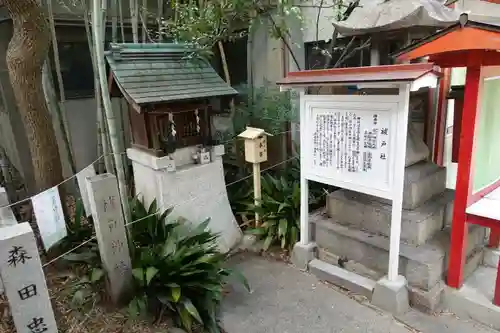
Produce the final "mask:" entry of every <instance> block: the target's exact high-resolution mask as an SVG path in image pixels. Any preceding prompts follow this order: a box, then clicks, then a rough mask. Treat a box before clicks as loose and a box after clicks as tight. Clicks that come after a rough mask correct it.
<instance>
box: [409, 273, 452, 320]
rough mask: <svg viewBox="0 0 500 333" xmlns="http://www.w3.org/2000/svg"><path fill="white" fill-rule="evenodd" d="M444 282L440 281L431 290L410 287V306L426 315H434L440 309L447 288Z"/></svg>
mask: <svg viewBox="0 0 500 333" xmlns="http://www.w3.org/2000/svg"><path fill="white" fill-rule="evenodd" d="M445 286H446V285H445V283H444V281H439V282H438V283H437V284H436V285H435V286H434V287H433V288H432V289H431V290H428V291H425V290H422V289H420V288H416V287H412V286H408V292H409V296H410V305H411V306H412V307H413V308H415V309H417V310H419V311H422V312H425V313H429V314H431V313H434V312H436V310H437V309H438V308H439V305H440V304H441V301H442V298H443V292H444V288H445Z"/></svg>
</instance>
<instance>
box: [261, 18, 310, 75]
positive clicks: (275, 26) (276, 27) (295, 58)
mask: <svg viewBox="0 0 500 333" xmlns="http://www.w3.org/2000/svg"><path fill="white" fill-rule="evenodd" d="M266 14H267V17H269V19H270V20H271V23H272V24H273V26H274V29H276V32H277V33H278V35H279V37H280V39H281V40H282V41H283V44H285V46H286V48H287V49H288V52H290V55H291V56H292V59H293V62H294V63H295V66H297V70H299V71H300V70H302V69H301V67H300V64H299V61H298V60H297V57H296V56H295V53H293V50H292V48H291V47H290V44H289V43H288V41H287V40H286V38H285V37H284V36H283V34H282V33H281V29H280V28H279V27H278V25H277V24H276V21H275V20H274V18H273V15H272V14H270V13H266Z"/></svg>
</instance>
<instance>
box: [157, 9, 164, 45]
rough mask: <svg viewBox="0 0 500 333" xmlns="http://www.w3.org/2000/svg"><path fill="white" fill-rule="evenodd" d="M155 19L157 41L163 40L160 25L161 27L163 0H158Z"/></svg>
mask: <svg viewBox="0 0 500 333" xmlns="http://www.w3.org/2000/svg"><path fill="white" fill-rule="evenodd" d="M156 20H157V21H158V42H160V43H161V42H162V41H163V34H162V27H163V23H162V20H163V0H158V13H157V15H156Z"/></svg>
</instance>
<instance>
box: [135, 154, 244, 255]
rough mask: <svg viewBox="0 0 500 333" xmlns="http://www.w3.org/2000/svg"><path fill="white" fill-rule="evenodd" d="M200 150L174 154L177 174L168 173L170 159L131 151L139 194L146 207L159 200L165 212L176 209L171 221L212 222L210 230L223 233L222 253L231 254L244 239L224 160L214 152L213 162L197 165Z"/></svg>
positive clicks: (220, 245) (221, 239)
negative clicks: (223, 163)
mask: <svg viewBox="0 0 500 333" xmlns="http://www.w3.org/2000/svg"><path fill="white" fill-rule="evenodd" d="M195 151H196V147H187V148H182V149H178V150H177V151H176V152H175V153H174V154H172V156H173V159H174V161H175V164H176V170H175V171H168V170H167V165H168V164H169V157H155V156H153V155H151V154H149V153H147V152H144V151H141V150H139V149H135V148H130V149H128V150H127V156H128V157H129V159H130V160H131V161H132V166H133V170H134V181H135V187H136V193H137V194H138V195H139V196H142V197H143V198H144V201H145V203H146V205H149V204H150V203H151V202H152V201H153V200H154V199H157V200H158V207H159V209H160V210H161V211H164V210H166V209H169V208H171V207H174V210H173V211H172V213H171V214H170V215H169V217H170V218H171V219H176V218H181V217H182V218H185V219H187V220H188V221H189V222H191V223H193V224H195V225H197V224H200V223H202V222H204V221H205V220H206V219H208V218H210V223H209V228H210V229H211V230H212V231H213V232H216V233H220V235H221V237H220V239H219V249H220V250H221V251H223V252H227V251H229V250H230V249H232V248H233V247H234V246H235V245H236V244H237V243H238V242H239V240H240V238H241V235H242V233H241V230H240V228H239V226H238V223H237V222H236V219H235V217H234V215H233V212H232V210H231V206H230V204H229V199H228V197H227V191H226V183H225V180H224V168H223V165H222V156H220V155H217V154H216V153H215V152H212V154H211V155H212V156H211V162H210V163H207V164H194V162H193V159H192V156H193V154H194V153H195Z"/></svg>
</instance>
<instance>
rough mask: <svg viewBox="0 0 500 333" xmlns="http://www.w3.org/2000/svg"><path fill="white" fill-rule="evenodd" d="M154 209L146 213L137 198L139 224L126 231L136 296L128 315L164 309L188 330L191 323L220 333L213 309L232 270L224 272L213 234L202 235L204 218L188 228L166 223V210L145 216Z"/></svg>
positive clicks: (185, 224) (152, 205) (222, 261)
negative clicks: (131, 247) (128, 232)
mask: <svg viewBox="0 0 500 333" xmlns="http://www.w3.org/2000/svg"><path fill="white" fill-rule="evenodd" d="M156 209H157V208H156V202H153V203H152V204H151V206H150V207H149V208H148V209H146V208H145V207H144V205H143V204H142V202H141V201H139V200H135V201H134V204H133V210H132V212H133V217H134V220H138V219H140V222H137V223H135V224H134V225H133V226H134V228H133V229H132V230H131V233H132V238H133V244H134V251H133V257H132V266H133V271H132V273H133V276H134V282H135V283H134V284H135V295H136V297H135V298H134V299H133V300H132V302H131V303H130V304H129V310H130V312H131V314H132V315H138V314H144V313H146V312H149V311H153V312H154V313H156V314H159V313H163V312H164V311H168V312H170V313H171V314H172V315H173V317H174V318H175V319H176V321H177V322H178V324H179V325H181V326H182V327H183V328H184V329H186V330H187V331H188V332H191V331H192V328H193V326H194V325H201V326H203V327H205V329H206V330H208V331H209V332H219V327H218V323H217V308H218V305H219V303H220V301H221V299H222V291H223V286H224V282H225V279H226V277H228V276H229V275H231V274H232V273H233V272H232V271H231V270H229V269H227V268H224V260H225V255H223V254H221V253H219V252H218V251H217V245H216V240H217V238H218V235H217V234H214V233H212V232H210V231H207V226H208V222H209V221H208V220H207V221H205V222H203V223H201V224H200V225H199V226H197V227H193V226H191V225H190V224H188V223H186V222H182V221H176V222H170V223H166V220H165V219H166V217H167V215H168V213H169V211H166V212H164V213H162V214H160V213H157V214H154V215H153V216H150V217H147V216H148V215H150V214H151V213H150V212H154V211H156ZM243 281H244V283H245V284H246V281H245V280H244V279H243ZM246 285H247V284H246Z"/></svg>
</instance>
